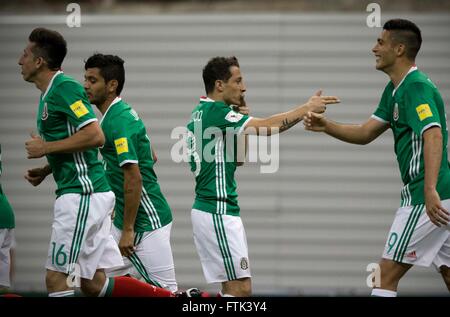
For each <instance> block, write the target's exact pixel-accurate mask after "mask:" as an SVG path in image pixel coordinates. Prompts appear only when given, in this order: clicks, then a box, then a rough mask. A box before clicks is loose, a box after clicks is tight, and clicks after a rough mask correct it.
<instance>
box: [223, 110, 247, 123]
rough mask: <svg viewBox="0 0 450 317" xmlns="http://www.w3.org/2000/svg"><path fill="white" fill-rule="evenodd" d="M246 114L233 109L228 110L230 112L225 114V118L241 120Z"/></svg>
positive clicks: (231, 120) (234, 120)
mask: <svg viewBox="0 0 450 317" xmlns="http://www.w3.org/2000/svg"><path fill="white" fill-rule="evenodd" d="M243 116H244V115H243V114H242V113H238V112H236V111H233V110H231V111H230V112H228V114H227V115H226V116H225V120H227V121H229V122H233V123H234V122H239V120H241V119H242V117H243Z"/></svg>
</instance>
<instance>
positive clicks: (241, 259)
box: [191, 209, 251, 283]
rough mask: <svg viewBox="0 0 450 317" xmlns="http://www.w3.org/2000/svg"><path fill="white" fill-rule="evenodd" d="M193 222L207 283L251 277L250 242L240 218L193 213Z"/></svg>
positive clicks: (195, 210)
mask: <svg viewBox="0 0 450 317" xmlns="http://www.w3.org/2000/svg"><path fill="white" fill-rule="evenodd" d="M191 220H192V227H193V231H194V242H195V246H196V247H197V253H198V255H199V257H200V262H201V263H202V268H203V274H204V275H205V279H206V282H207V283H218V282H226V281H232V280H236V279H240V278H244V277H251V272H250V262H249V259H248V247H247V238H246V235H245V230H244V225H243V224H242V220H241V218H240V217H237V216H229V215H217V214H211V213H209V212H204V211H200V210H197V209H192V211H191Z"/></svg>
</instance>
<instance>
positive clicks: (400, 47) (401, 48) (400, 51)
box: [395, 43, 406, 57]
mask: <svg viewBox="0 0 450 317" xmlns="http://www.w3.org/2000/svg"><path fill="white" fill-rule="evenodd" d="M395 53H396V54H397V56H399V57H400V56H403V55H405V54H406V46H405V44H401V43H399V44H397V45H396V46H395Z"/></svg>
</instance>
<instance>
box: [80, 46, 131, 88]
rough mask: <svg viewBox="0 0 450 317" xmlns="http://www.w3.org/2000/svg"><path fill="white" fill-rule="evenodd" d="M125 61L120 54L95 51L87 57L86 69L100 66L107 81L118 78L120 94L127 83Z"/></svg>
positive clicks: (101, 72)
mask: <svg viewBox="0 0 450 317" xmlns="http://www.w3.org/2000/svg"><path fill="white" fill-rule="evenodd" d="M124 63H125V62H124V61H123V59H121V58H120V57H119V56H116V55H104V54H100V53H95V54H94V55H92V56H91V57H89V58H88V59H87V61H86V62H85V64H84V69H85V70H87V69H88V68H95V67H97V68H99V69H100V75H102V77H103V78H104V79H105V83H108V82H109V81H110V80H113V79H115V80H117V83H118V85H117V89H116V94H117V95H120V93H121V92H122V89H123V85H124V84H125V68H124V67H123V64H124Z"/></svg>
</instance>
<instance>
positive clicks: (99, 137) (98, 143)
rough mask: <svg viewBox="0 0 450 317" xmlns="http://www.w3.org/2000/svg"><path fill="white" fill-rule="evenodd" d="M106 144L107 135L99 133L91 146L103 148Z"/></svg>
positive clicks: (94, 137)
mask: <svg viewBox="0 0 450 317" xmlns="http://www.w3.org/2000/svg"><path fill="white" fill-rule="evenodd" d="M104 144H105V135H104V134H103V132H102V131H99V133H96V134H95V135H94V136H93V138H92V141H91V145H92V146H93V147H102V146H103V145H104Z"/></svg>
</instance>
